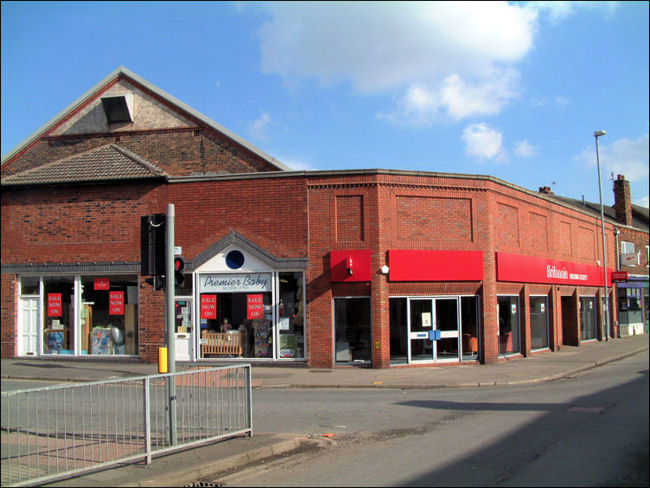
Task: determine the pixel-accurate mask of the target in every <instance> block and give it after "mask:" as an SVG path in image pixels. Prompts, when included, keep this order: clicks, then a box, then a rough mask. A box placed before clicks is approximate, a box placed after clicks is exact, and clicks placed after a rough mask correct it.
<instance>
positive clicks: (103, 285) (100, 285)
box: [93, 278, 111, 290]
mask: <svg viewBox="0 0 650 488" xmlns="http://www.w3.org/2000/svg"><path fill="white" fill-rule="evenodd" d="M110 289H111V281H110V280H109V279H108V278H95V281H94V285H93V290H110Z"/></svg>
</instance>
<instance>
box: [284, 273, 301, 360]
mask: <svg viewBox="0 0 650 488" xmlns="http://www.w3.org/2000/svg"><path fill="white" fill-rule="evenodd" d="M302 277H303V274H302V273H279V279H280V302H279V305H278V333H279V337H280V339H279V341H280V344H279V351H278V357H279V358H292V359H295V358H303V357H305V335H304V303H303V280H302Z"/></svg>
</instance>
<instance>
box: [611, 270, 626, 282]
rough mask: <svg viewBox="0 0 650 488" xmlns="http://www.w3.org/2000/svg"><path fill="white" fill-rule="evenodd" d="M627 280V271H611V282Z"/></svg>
mask: <svg viewBox="0 0 650 488" xmlns="http://www.w3.org/2000/svg"><path fill="white" fill-rule="evenodd" d="M627 280H628V275H627V271H612V283H625V282H627Z"/></svg>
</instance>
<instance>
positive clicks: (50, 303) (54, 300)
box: [47, 293, 63, 317]
mask: <svg viewBox="0 0 650 488" xmlns="http://www.w3.org/2000/svg"><path fill="white" fill-rule="evenodd" d="M62 312H63V301H62V296H61V293H48V294H47V316H48V317H61V315H62Z"/></svg>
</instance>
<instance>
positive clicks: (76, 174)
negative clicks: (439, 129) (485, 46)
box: [1, 68, 648, 368]
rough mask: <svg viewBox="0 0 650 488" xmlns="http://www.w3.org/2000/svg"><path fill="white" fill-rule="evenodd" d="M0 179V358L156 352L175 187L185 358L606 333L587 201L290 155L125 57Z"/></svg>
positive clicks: (390, 355) (179, 322)
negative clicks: (153, 242)
mask: <svg viewBox="0 0 650 488" xmlns="http://www.w3.org/2000/svg"><path fill="white" fill-rule="evenodd" d="M5 123H10V121H5ZM344 151H345V148H344V147H342V148H341V152H344ZM1 181H2V217H1V219H2V220H1V224H2V251H1V256H2V269H1V270H2V309H1V328H2V329H1V332H2V357H3V358H9V357H30V356H34V357H48V358H53V357H67V358H76V359H78V360H91V359H93V358H105V357H107V356H111V357H123V358H139V359H140V360H143V361H152V362H153V361H156V360H157V355H158V348H159V347H161V346H164V345H165V328H164V323H165V313H164V308H165V298H164V293H165V292H164V290H159V289H156V288H157V287H156V286H155V285H156V282H157V280H152V279H151V276H149V273H151V271H150V267H151V266H150V265H152V263H150V262H149V260H148V259H146V258H147V252H148V251H147V249H148V248H147V244H148V243H149V241H148V238H149V235H150V234H155V233H156V231H155V230H154V229H155V228H156V226H157V225H159V223H160V222H161V221H164V216H161V214H164V213H165V212H166V210H167V208H168V204H173V205H174V211H175V216H174V223H175V241H174V244H175V247H176V249H175V252H176V254H177V255H178V256H180V257H182V259H183V260H184V262H185V269H184V270H183V273H184V277H185V278H184V280H183V282H182V283H181V284H179V286H177V288H176V293H175V310H174V313H173V317H172V318H171V319H172V320H173V322H174V328H175V342H174V347H175V350H176V359H177V360H180V361H191V362H209V361H214V360H215V359H216V360H219V361H224V360H229V361H240V360H241V361H246V362H252V363H257V364H285V365H295V366H300V365H308V366H310V367H325V368H329V367H336V366H339V365H341V366H342V365H360V366H372V367H376V368H386V367H391V366H409V365H419V364H438V363H443V364H463V363H472V362H482V363H494V362H498V361H500V360H503V359H504V358H505V357H516V356H523V357H526V356H530V355H532V354H535V353H537V352H539V351H546V350H557V349H558V348H560V347H561V346H562V345H564V344H571V345H580V344H581V343H582V342H584V341H590V340H602V338H603V323H604V322H605V321H604V320H603V319H604V312H603V307H602V306H601V305H600V304H601V303H602V301H603V300H602V299H603V297H604V290H605V287H604V276H603V268H602V266H601V263H600V260H601V259H602V255H603V254H602V242H601V238H600V235H601V223H600V215H599V213H596V212H594V209H593V208H591V207H590V205H588V204H585V205H582V204H581V203H580V202H576V201H572V200H569V199H563V198H560V197H557V196H554V195H551V194H550V193H549V192H548V191H542V192H534V191H530V190H527V189H524V188H521V187H518V186H516V185H513V184H511V183H508V182H506V181H503V180H500V179H498V178H494V177H491V176H482V175H463V174H451V173H437V172H415V171H399V170H386V169H374V170H353V169H351V170H342V171H293V170H291V169H290V168H289V167H287V166H285V165H284V164H282V163H281V162H280V161H278V160H276V159H274V158H273V157H271V156H270V155H268V154H266V153H264V152H263V151H261V150H260V149H258V148H256V147H255V146H253V145H252V144H250V143H249V142H247V141H245V140H244V139H242V138H240V137H239V136H237V135H236V134H233V133H232V132H230V131H229V130H227V129H226V128H224V127H222V126H220V125H219V124H218V123H216V122H214V121H212V120H210V119H208V118H207V117H205V116H204V115H202V114H200V113H199V112H197V111H196V110H194V109H192V108H190V107H188V106H187V105H185V104H184V103H183V102H181V101H179V100H177V99H175V98H174V97H172V96H171V95H169V94H167V93H165V92H164V91H162V90H160V89H159V88H157V87H155V86H153V85H152V84H151V83H149V82H148V81H146V80H144V79H142V78H141V77H139V76H137V75H136V74H134V73H132V72H131V71H129V70H127V69H125V68H118V69H117V70H115V71H114V72H112V73H111V74H109V75H108V76H107V77H106V78H104V79H103V80H102V81H101V82H100V83H98V84H97V85H96V86H94V87H93V88H91V89H90V90H89V91H88V92H86V93H85V94H84V95H83V96H81V97H80V98H79V99H78V100H77V101H75V102H74V103H72V104H71V105H70V106H69V107H68V108H66V109H65V110H64V111H63V112H61V113H60V114H59V115H57V116H55V117H54V118H53V119H52V120H51V121H49V122H48V123H46V124H45V125H44V126H43V127H42V128H41V129H39V130H38V131H37V132H36V133H35V134H33V135H32V136H30V137H29V138H27V139H26V140H25V141H24V142H23V143H22V144H20V145H19V146H18V147H17V148H15V149H14V150H13V151H12V152H11V153H9V154H8V155H7V156H6V157H5V158H4V159H3V160H2V180H1ZM622 181H625V180H622ZM627 192H628V193H627V195H628V201H629V187H628V190H627ZM616 208H618V207H616ZM628 210H629V211H630V212H631V216H630V215H629V212H628ZM622 211H623V212H626V214H625V215H626V217H625V218H626V219H627V217H630V219H631V220H629V219H628V220H620V219H621V218H623V217H621V216H618V214H616V215H614V214H613V213H612V214H611V215H609V212H610V209H608V218H607V219H606V220H607V221H606V229H605V231H606V236H607V255H608V258H607V259H608V268H609V269H608V270H607V276H608V285H609V293H610V296H611V297H612V298H616V299H617V303H618V305H617V306H616V307H611V323H612V324H614V325H619V323H620V327H619V329H618V330H619V331H620V334H621V335H624V334H628V333H639V332H642V331H643V326H642V323H643V321H644V320H645V321H646V323H647V310H648V297H647V293H648V267H647V266H648V256H647V254H648V252H647V245H648V212H647V209H645V214H643V209H639V208H638V207H635V206H633V205H631V206H629V208H628V207H624V208H623V210H622ZM643 215H645V220H643ZM616 231H618V233H616ZM623 243H628V244H625V245H623ZM630 243H631V244H633V245H634V253H635V256H639V255H638V251H641V255H640V256H639V257H638V259H637V260H636V261H634V264H633V265H632V261H630V258H629V255H630V254H631V250H632V248H631V246H630ZM644 245H645V251H644V249H643V246H644ZM619 251H620V252H619ZM153 264H155V263H153ZM618 269H627V270H629V274H628V279H627V282H626V283H619V284H617V285H616V286H617V288H616V292H614V291H613V289H612V287H611V275H612V272H613V271H616V270H618ZM636 285H638V286H636ZM637 306H638V310H637ZM644 317H645V318H644ZM639 324H641V327H639Z"/></svg>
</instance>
